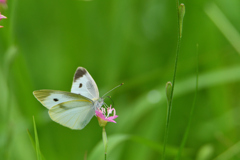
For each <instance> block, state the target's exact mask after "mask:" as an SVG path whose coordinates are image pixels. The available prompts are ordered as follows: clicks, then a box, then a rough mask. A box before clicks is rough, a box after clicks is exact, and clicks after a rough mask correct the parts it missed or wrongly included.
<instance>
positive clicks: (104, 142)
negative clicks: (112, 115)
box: [102, 127, 107, 160]
mask: <svg viewBox="0 0 240 160" xmlns="http://www.w3.org/2000/svg"><path fill="white" fill-rule="evenodd" d="M102 138H103V145H104V154H105V155H104V156H105V160H107V133H106V130H105V127H103V130H102Z"/></svg>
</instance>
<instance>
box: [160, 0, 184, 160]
mask: <svg viewBox="0 0 240 160" xmlns="http://www.w3.org/2000/svg"><path fill="white" fill-rule="evenodd" d="M176 4H177V14H178V17H177V22H178V42H177V50H176V59H175V67H174V74H173V81H172V90H171V94H170V100H169V102H168V109H167V120H166V128H165V133H164V141H163V153H162V159H163V160H164V159H165V152H166V145H167V141H168V132H169V126H170V119H171V111H172V101H173V91H174V86H175V79H176V74H177V64H178V55H179V50H180V45H181V39H182V24H183V17H184V14H185V6H184V4H181V5H180V6H179V1H178V0H177V1H176Z"/></svg>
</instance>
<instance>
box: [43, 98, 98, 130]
mask: <svg viewBox="0 0 240 160" xmlns="http://www.w3.org/2000/svg"><path fill="white" fill-rule="evenodd" d="M48 113H49V116H50V117H51V119H52V120H53V121H55V122H57V123H60V124H61V125H63V126H66V127H69V128H71V129H83V128H84V127H85V126H86V125H87V124H88V123H89V121H90V120H91V119H92V117H93V116H94V115H95V110H94V108H93V103H92V102H91V101H86V100H85V101H83V100H72V101H68V102H63V103H60V104H57V105H55V106H53V107H52V108H51V109H50V110H49V111H48Z"/></svg>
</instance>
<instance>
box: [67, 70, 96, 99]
mask: <svg viewBox="0 0 240 160" xmlns="http://www.w3.org/2000/svg"><path fill="white" fill-rule="evenodd" d="M71 92H72V93H76V94H81V95H82V96H84V97H87V98H89V99H94V98H99V91H98V88H97V84H96V83H95V81H94V80H93V78H92V76H91V75H90V74H89V73H88V71H87V70H86V69H85V68H83V67H78V68H77V70H76V72H75V75H74V78H73V84H72V88H71Z"/></svg>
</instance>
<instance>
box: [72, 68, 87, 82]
mask: <svg viewBox="0 0 240 160" xmlns="http://www.w3.org/2000/svg"><path fill="white" fill-rule="evenodd" d="M86 73H87V70H86V69H85V68H82V67H79V68H78V69H77V71H76V72H75V75H74V82H76V80H77V79H78V78H80V77H82V76H83V75H84V74H86Z"/></svg>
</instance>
